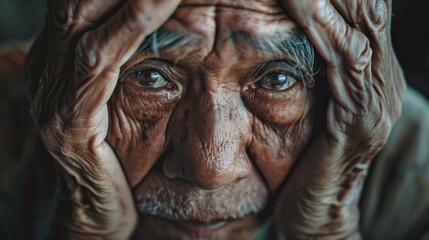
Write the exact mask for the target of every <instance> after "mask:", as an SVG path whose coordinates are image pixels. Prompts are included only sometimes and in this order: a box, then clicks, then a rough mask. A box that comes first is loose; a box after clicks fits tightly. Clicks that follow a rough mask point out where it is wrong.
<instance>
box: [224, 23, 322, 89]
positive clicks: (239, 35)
mask: <svg viewBox="0 0 429 240" xmlns="http://www.w3.org/2000/svg"><path fill="white" fill-rule="evenodd" d="M231 37H232V38H233V40H234V41H235V43H237V44H239V43H245V44H246V45H248V46H250V47H251V48H252V49H255V50H256V51H258V52H260V53H261V54H266V55H268V56H270V57H272V56H273V55H274V56H275V57H276V58H279V59H286V60H287V61H288V62H289V63H290V64H291V65H292V67H293V68H295V70H297V72H298V73H300V74H301V77H302V78H304V77H306V76H307V77H310V81H311V82H309V83H308V86H309V87H312V86H313V85H314V80H312V79H313V76H314V75H316V74H317V73H318V71H319V67H318V65H317V64H319V63H317V62H316V56H315V50H314V47H313V44H312V43H311V42H310V40H309V39H308V37H307V36H306V35H305V34H304V33H303V31H302V30H299V29H295V30H293V31H288V32H276V33H273V34H270V35H266V36H253V35H250V34H249V33H247V32H245V31H235V32H233V33H232V36H231Z"/></svg>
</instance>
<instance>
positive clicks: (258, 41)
mask: <svg viewBox="0 0 429 240" xmlns="http://www.w3.org/2000/svg"><path fill="white" fill-rule="evenodd" d="M231 37H232V39H233V41H234V42H235V43H236V44H241V43H244V44H246V45H247V46H249V47H250V48H252V49H254V50H256V51H258V52H260V53H262V54H265V55H267V56H269V57H270V58H272V57H273V56H275V57H276V58H278V59H285V60H287V62H288V63H289V64H290V65H291V67H292V68H294V69H295V71H296V72H297V73H298V74H300V75H301V76H300V77H301V78H302V79H308V81H307V83H306V85H307V86H308V87H312V86H314V76H315V75H316V74H317V73H318V71H319V68H320V67H319V64H320V63H318V62H317V61H316V56H315V50H314V47H313V45H312V44H311V42H310V40H309V39H308V38H307V36H306V35H305V34H304V33H303V31H302V30H300V29H294V30H292V31H288V32H276V33H273V34H269V35H266V36H260V35H258V36H254V35H251V34H249V33H247V32H245V31H234V32H232V33H231ZM199 40H201V36H199V35H198V34H192V33H187V32H184V31H175V30H170V29H166V28H163V27H161V28H159V29H158V30H156V31H155V32H153V33H152V34H150V35H149V36H148V37H146V39H145V40H144V41H143V43H142V44H141V45H140V47H139V48H138V50H137V51H136V53H135V54H139V53H141V52H145V51H151V52H152V53H154V54H155V55H159V53H160V51H162V50H163V49H166V48H180V47H183V46H185V45H188V44H190V43H195V41H199Z"/></svg>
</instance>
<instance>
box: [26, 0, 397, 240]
mask: <svg viewBox="0 0 429 240" xmlns="http://www.w3.org/2000/svg"><path fill="white" fill-rule="evenodd" d="M355 2H356V1H352V0H347V1H339V0H332V1H330V2H329V1H322V0H320V1H315V0H313V1H310V0H307V1H303V0H283V1H280V2H275V1H227V0H223V1H199V0H194V1H190V0H186V1H182V3H181V5H180V6H179V7H178V8H177V9H176V7H177V6H178V4H180V2H179V1H137V0H134V1H132V0H130V1H127V2H125V3H122V2H120V1H119V0H111V1H109V2H106V1H103V2H101V1H85V2H82V3H76V1H68V2H67V3H63V2H61V3H59V2H58V3H56V2H55V1H51V2H50V3H49V5H50V9H51V11H50V14H49V15H48V20H47V27H46V28H45V29H44V32H43V33H42V34H41V35H40V37H39V39H38V41H37V42H36V43H35V45H34V47H33V50H32V52H31V53H30V57H29V59H28V61H27V72H28V78H27V82H26V84H27V88H28V93H29V97H30V99H31V101H32V109H33V115H34V117H35V119H36V120H37V122H38V123H39V125H40V129H41V136H42V139H43V140H44V143H45V145H46V147H47V149H48V150H49V151H50V153H51V155H52V156H53V157H54V158H55V159H56V160H57V161H58V162H59V164H60V166H61V167H62V168H63V169H64V172H65V176H66V180H67V183H68V188H69V191H70V199H71V202H72V208H71V209H72V210H71V213H70V214H71V215H70V216H71V217H70V218H67V219H62V223H63V226H64V228H65V229H64V233H65V234H66V235H67V236H65V237H68V238H85V239H86V238H87V237H88V236H93V237H94V238H102V239H108V238H110V239H124V238H127V237H128V236H130V235H131V234H132V233H133V232H135V231H137V232H138V233H139V234H141V235H142V236H143V237H144V238H145V239H151V238H154V239H159V238H162V237H163V238H172V237H181V236H186V237H203V238H214V239H217V238H232V237H234V238H240V239H248V238H251V236H253V235H254V234H255V233H256V232H257V231H258V229H259V228H260V227H261V226H262V225H263V223H264V221H265V220H266V214H262V211H263V210H267V209H268V210H267V211H268V212H270V210H269V208H267V207H268V206H270V205H272V204H271V201H274V200H276V201H275V202H276V208H275V211H274V212H275V222H276V224H277V226H278V227H279V229H281V230H282V232H283V233H284V235H285V236H286V237H287V238H288V239H289V238H290V239H303V238H327V239H343V238H360V237H361V236H360V233H359V232H358V220H359V212H358V207H357V202H358V200H359V198H360V190H361V188H362V184H363V180H364V178H365V174H366V173H367V170H368V167H369V165H370V163H371V160H372V159H373V158H374V156H375V155H376V153H377V152H378V151H379V150H380V149H381V148H382V146H383V145H384V144H385V142H386V140H387V137H388V136H389V133H390V130H391V128H392V125H393V123H394V121H395V120H396V119H397V117H398V116H399V114H400V110H401V107H400V102H401V99H402V95H403V92H404V88H405V87H404V80H403V77H402V72H401V69H400V66H399V65H398V63H397V61H396V58H395V56H394V53H393V50H392V47H391V44H390V12H391V2H390V1H357V2H359V3H361V4H357V3H355ZM76 6H79V7H76ZM282 7H283V8H284V9H286V11H287V13H285V12H284V10H283V8H282ZM170 15H172V16H171V17H170ZM161 25H162V26H163V28H164V29H167V30H170V31H179V32H182V33H184V34H185V35H187V36H190V37H189V38H190V39H191V44H186V45H184V46H181V47H176V48H175V47H171V48H168V47H167V48H165V49H161V51H160V52H159V54H155V53H154V52H153V51H142V52H138V53H136V54H133V53H134V52H135V51H136V49H137V48H138V46H139V45H140V43H141V42H142V41H143V40H144V39H145V38H146V37H148V35H149V34H150V33H151V32H152V31H154V30H155V29H157V28H158V27H160V26H161ZM297 26H299V27H300V28H301V29H303V31H304V32H305V34H306V35H307V36H308V38H309V39H310V40H311V42H312V43H313V45H314V48H315V49H316V51H317V52H318V53H319V54H320V56H321V59H322V60H323V62H324V63H325V64H326V66H327V68H326V76H322V77H319V78H318V77H316V76H311V75H304V76H300V75H299V74H294V72H293V70H291V66H290V64H285V63H284V62H279V61H277V62H276V61H275V60H279V56H278V55H276V54H275V53H273V52H269V51H268V52H267V51H265V52H261V51H257V50H256V49H254V48H252V47H251V46H248V45H246V44H245V43H243V42H240V41H239V40H237V39H236V38H234V37H233V36H234V33H235V32H241V33H243V32H244V33H246V34H247V35H249V36H253V37H264V36H265V37H270V36H271V34H273V33H277V32H279V33H284V34H286V35H287V34H288V33H292V32H293V30H294V29H295V28H296V27H297ZM48 39H49V40H51V41H47V40H48ZM52 39H55V40H54V41H53V43H54V46H51V45H49V46H47V45H46V44H47V42H52ZM42 56H44V57H42ZM281 57H282V58H285V59H286V60H290V59H287V58H293V56H290V55H287V54H285V55H284V56H281ZM292 60H294V59H292ZM273 61H274V62H273ZM295 61H296V59H295ZM267 62H270V63H268V64H264V63H267ZM261 65H263V66H264V67H262V70H261V71H257V72H255V69H259V68H261V67H260V66H261ZM148 71H149V73H150V72H151V71H152V73H153V72H154V71H155V72H156V73H160V74H161V76H163V77H164V79H165V80H166V81H167V84H166V85H162V86H161V87H157V88H150V87H147V86H145V85H144V84H142V82H140V81H139V80H138V79H137V76H139V77H140V78H141V76H142V75H138V74H142V73H148ZM271 73H274V74H277V75H275V76H277V77H278V74H279V73H280V74H283V75H288V76H289V83H290V85H288V86H287V87H286V88H285V89H281V90H276V89H271V88H269V87H267V85H264V84H261V81H264V79H266V76H272V75H270V74H271ZM143 76H148V75H147V74H146V75H143ZM150 76H152V75H150ZM313 78H314V79H313ZM39 80H40V81H39ZM308 81H310V82H311V81H314V82H315V84H316V86H317V85H318V84H319V85H321V84H328V87H329V89H330V94H329V98H328V100H327V104H326V105H327V107H326V109H323V114H318V113H317V112H318V111H316V110H317V109H316V107H319V108H320V107H321V106H323V104H322V105H320V104H316V103H317V102H318V101H321V102H322V100H321V99H317V96H318V94H317V92H315V91H316V90H317V89H324V88H312V87H311V84H310V85H309V84H306V82H308ZM325 82H326V83H325ZM324 119H326V121H325V120H324ZM325 122H326V123H325ZM321 123H323V124H324V125H322V127H321V129H322V130H320V131H314V129H316V128H315V126H316V125H318V124H319V125H320V124H321ZM311 137H313V139H314V140H313V141H310V139H311ZM298 159H299V161H298ZM292 164H296V168H294V170H293V171H290V170H291V167H292ZM122 170H123V171H122ZM285 180H287V181H285ZM277 193H280V195H279V197H278V198H277V199H273V197H274V196H277ZM133 195H134V197H133ZM155 203H157V204H159V205H154V204H155ZM136 206H137V207H136ZM154 206H162V208H158V210H159V209H164V210H159V211H158V210H156V209H155V207H154ZM136 208H138V209H140V210H141V212H142V214H143V216H142V217H141V218H140V221H139V220H138V217H137V209H136ZM148 214H149V215H148ZM151 214H152V215H153V214H155V215H157V216H150V215H151ZM225 220H226V221H225ZM138 222H139V227H138V230H136V225H137V223H138ZM179 222H180V223H179ZM219 225H222V226H223V227H221V228H217V227H216V226H219Z"/></svg>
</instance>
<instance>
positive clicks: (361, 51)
mask: <svg viewBox="0 0 429 240" xmlns="http://www.w3.org/2000/svg"><path fill="white" fill-rule="evenodd" d="M359 35H360V36H359ZM362 35H363V34H361V33H357V34H356V35H354V36H352V37H351V38H350V41H349V43H352V44H350V45H349V47H348V48H349V55H350V56H349V66H350V67H351V68H352V69H353V70H354V71H356V72H364V71H365V69H366V68H367V67H368V66H369V65H370V63H371V59H372V49H371V43H370V41H369V39H368V38H366V37H365V36H362Z"/></svg>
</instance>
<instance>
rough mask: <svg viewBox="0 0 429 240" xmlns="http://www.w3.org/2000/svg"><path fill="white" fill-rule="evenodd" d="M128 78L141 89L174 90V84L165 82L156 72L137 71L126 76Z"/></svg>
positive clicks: (148, 70)
mask: <svg viewBox="0 0 429 240" xmlns="http://www.w3.org/2000/svg"><path fill="white" fill-rule="evenodd" d="M128 78H132V79H131V80H133V81H134V82H135V83H137V84H138V85H139V86H140V87H142V88H152V89H155V88H162V87H164V88H168V89H171V88H174V86H175V85H174V84H173V83H171V82H169V81H167V80H166V79H165V78H164V76H162V74H161V73H159V72H158V71H156V70H150V69H145V70H138V71H135V72H133V73H132V74H130V75H129V76H128Z"/></svg>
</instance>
